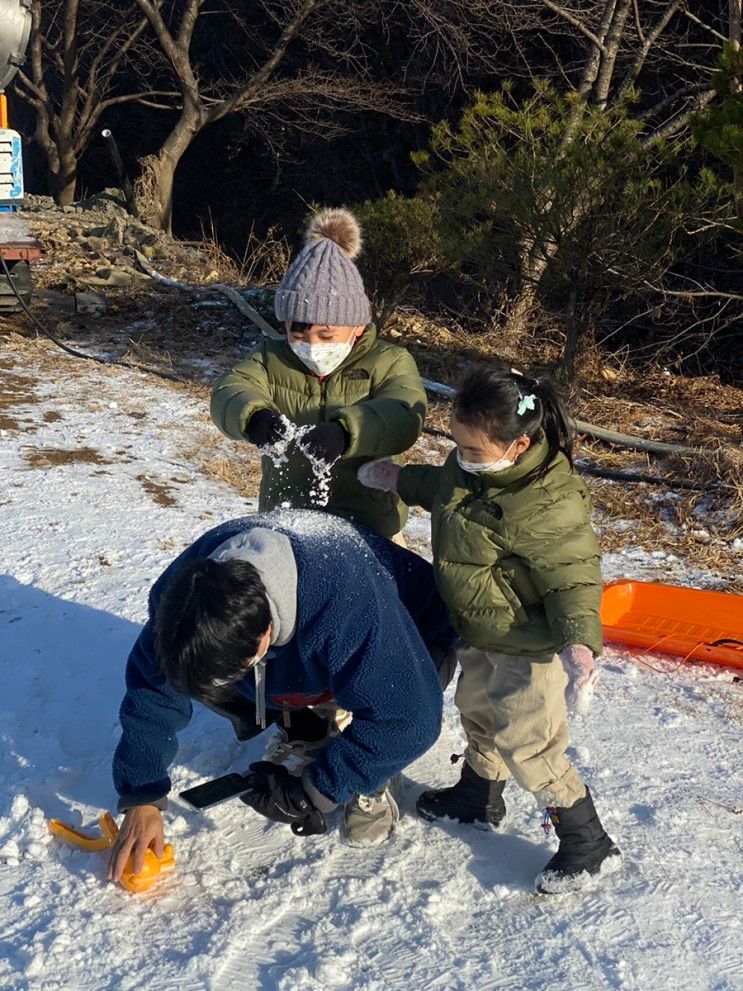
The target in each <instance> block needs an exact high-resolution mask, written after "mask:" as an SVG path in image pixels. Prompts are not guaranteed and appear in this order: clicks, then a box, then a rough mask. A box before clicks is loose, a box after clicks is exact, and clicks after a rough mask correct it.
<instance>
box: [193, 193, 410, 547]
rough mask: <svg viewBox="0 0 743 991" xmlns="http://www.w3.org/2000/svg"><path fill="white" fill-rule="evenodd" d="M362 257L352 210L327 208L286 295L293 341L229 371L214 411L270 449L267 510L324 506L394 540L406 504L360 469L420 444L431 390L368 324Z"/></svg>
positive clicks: (270, 344) (261, 350)
mask: <svg viewBox="0 0 743 991" xmlns="http://www.w3.org/2000/svg"><path fill="white" fill-rule="evenodd" d="M360 250H361V230H360V228H359V224H358V222H357V220H356V218H355V217H354V216H353V214H351V213H349V212H348V211H347V210H324V211H322V212H320V213H318V214H316V215H315V216H314V217H313V218H312V220H311V221H310V224H309V227H308V229H307V232H306V239H305V245H304V247H303V248H302V250H301V251H300V252H299V254H298V255H297V257H296V258H295V259H294V261H293V262H292V263H291V265H290V266H289V268H288V269H287V272H286V275H285V276H284V278H283V281H282V282H281V285H280V286H279V288H278V290H277V292H276V302H275V311H276V317H277V319H278V320H279V321H281V323H282V324H283V327H284V328H285V330H286V339H285V340H282V341H268V340H267V341H265V342H263V343H261V344H260V345H259V347H257V348H256V350H255V351H253V352H252V354H250V355H249V357H248V358H246V359H245V360H244V361H242V362H240V364H239V365H237V366H236V367H235V368H233V369H232V371H230V372H228V373H227V374H226V375H223V376H222V377H221V378H220V379H219V380H218V381H217V383H216V384H215V386H214V390H213V393H212V402H211V414H212V418H213V420H214V422H215V423H216V425H217V426H218V427H219V429H220V430H221V431H222V432H223V433H224V434H226V435H227V436H228V437H232V438H233V439H234V440H247V441H248V442H249V443H252V444H255V445H256V446H257V447H259V448H261V449H263V450H264V451H265V453H264V456H263V458H262V465H261V467H262V480H261V489H260V496H259V511H261V512H264V511H267V510H270V509H273V508H274V507H276V506H286V505H289V506H292V507H294V508H307V509H313V508H314V509H322V508H325V509H327V511H328V512H331V513H336V514H338V515H339V516H345V517H347V518H349V519H352V520H354V521H355V522H357V523H361V524H363V525H364V526H367V527H369V529H371V530H374V531H376V532H377V533H380V534H382V536H385V537H390V538H393V537H395V536H396V535H397V534H398V533H399V532H400V530H401V529H402V527H403V526H404V524H405V518H406V509H405V507H404V506H403V505H402V504H401V503H400V501H399V500H398V499H397V498H396V497H395V496H393V495H390V494H389V493H381V492H375V491H373V490H371V489H368V488H365V487H364V486H363V485H361V483H360V482H359V481H358V479H357V477H356V473H357V471H358V469H359V467H360V466H361V465H362V464H364V463H365V462H367V461H372V460H374V459H376V458H390V457H392V458H393V459H394V458H395V456H397V455H400V454H402V452H403V451H406V450H407V449H408V448H410V447H412V445H413V444H414V443H415V442H416V440H417V439H418V437H419V436H420V433H421V430H422V428H423V419H424V416H425V412H426V395H425V392H424V389H423V386H422V384H421V380H420V376H419V374H418V369H417V367H416V364H415V361H414V360H413V358H412V356H411V355H410V354H409V353H408V352H407V351H406V350H405V349H404V348H401V347H397V346H395V345H393V344H388V343H386V342H383V341H380V340H379V339H378V337H377V331H376V328H375V326H374V324H372V323H371V322H370V320H371V306H370V304H369V299H368V297H367V295H366V292H365V290H364V283H363V280H362V278H361V275H360V273H359V270H358V268H357V267H356V265H355V264H354V259H355V258H357V257H358V254H359V252H360ZM297 428H305V429H304V430H299V431H298V430H297ZM277 454H280V457H277ZM318 469H319V471H320V474H321V476H322V481H323V484H322V485H318ZM323 503H324V505H323Z"/></svg>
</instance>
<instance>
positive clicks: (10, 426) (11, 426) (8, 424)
mask: <svg viewBox="0 0 743 991" xmlns="http://www.w3.org/2000/svg"><path fill="white" fill-rule="evenodd" d="M0 430H25V431H27V430H33V424H32V423H31V422H30V421H29V420H16V419H15V417H13V416H6V415H5V414H4V413H0Z"/></svg>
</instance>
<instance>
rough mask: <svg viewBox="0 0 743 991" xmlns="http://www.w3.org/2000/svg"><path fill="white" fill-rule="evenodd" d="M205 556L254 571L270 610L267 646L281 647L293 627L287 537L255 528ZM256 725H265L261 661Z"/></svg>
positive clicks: (292, 565)
mask: <svg viewBox="0 0 743 991" xmlns="http://www.w3.org/2000/svg"><path fill="white" fill-rule="evenodd" d="M209 557H210V558H211V559H212V560H213V561H235V560H237V561H247V562H248V563H249V564H252V565H253V567H254V568H255V570H256V571H257V572H258V574H259V576H260V579H261V581H262V582H263V587H264V588H265V590H266V598H267V599H268V607H269V609H270V610H271V646H276V647H283V645H284V644H286V643H288V642H289V641H290V640H291V638H292V637H293V636H294V632H295V630H296V626H297V562H296V560H295V558H294V551H293V550H292V545H291V542H290V540H289V538H288V537H287V536H285V535H284V534H283V533H277V532H276V531H275V530H268V529H266V528H264V527H255V529H253V530H249V531H248V532H247V533H238V534H235V536H234V537H230V539H229V540H225V542H224V543H223V544H220V545H219V547H217V549H216V550H214V551H212V553H211V554H210V555H209ZM253 670H254V672H255V707H256V722H257V723H259V725H260V726H261V728H262V729H265V726H266V693H265V658H262V659H261V660H260V661H258V662H256V663H255V664H254V665H253Z"/></svg>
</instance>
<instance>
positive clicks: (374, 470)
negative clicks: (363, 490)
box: [356, 458, 400, 493]
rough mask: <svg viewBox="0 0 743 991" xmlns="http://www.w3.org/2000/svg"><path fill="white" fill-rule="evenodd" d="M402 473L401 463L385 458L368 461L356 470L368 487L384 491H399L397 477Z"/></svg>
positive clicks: (363, 483)
mask: <svg viewBox="0 0 743 991" xmlns="http://www.w3.org/2000/svg"><path fill="white" fill-rule="evenodd" d="M399 475H400V465H396V464H395V462H394V461H387V460H385V459H384V458H382V459H380V460H378V461H367V463H366V464H365V465H362V466H361V467H360V468H359V470H358V471H357V472H356V477H357V478H358V480H359V481H360V482H361V484H362V485H365V486H366V487H367V489H381V491H382V492H395V493H396V492H397V479H398V477H399Z"/></svg>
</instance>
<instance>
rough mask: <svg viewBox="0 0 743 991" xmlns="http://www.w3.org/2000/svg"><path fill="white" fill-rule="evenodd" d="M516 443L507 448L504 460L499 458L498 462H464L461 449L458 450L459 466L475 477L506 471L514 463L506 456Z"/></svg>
mask: <svg viewBox="0 0 743 991" xmlns="http://www.w3.org/2000/svg"><path fill="white" fill-rule="evenodd" d="M515 443H516V441H513V442H512V443H511V444H509V445H508V447H507V448H506V452H505V454H504V455H503V457H502V458H498V460H497V461H463V460H462V457H461V455H460V453H459V448H457V464H458V465H459V467H460V468H461V469H462V471H469V472H471V474H473V475H482V474H483V472H486V471H487V472H492V471H504V470H505V469H506V468H510V467H511V466H512V465H513V464H514V462H513V461H509V460H508V458H507V457H506V454H508V452H509V451H510V450H511V448H512V447H513V445H514V444H515Z"/></svg>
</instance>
